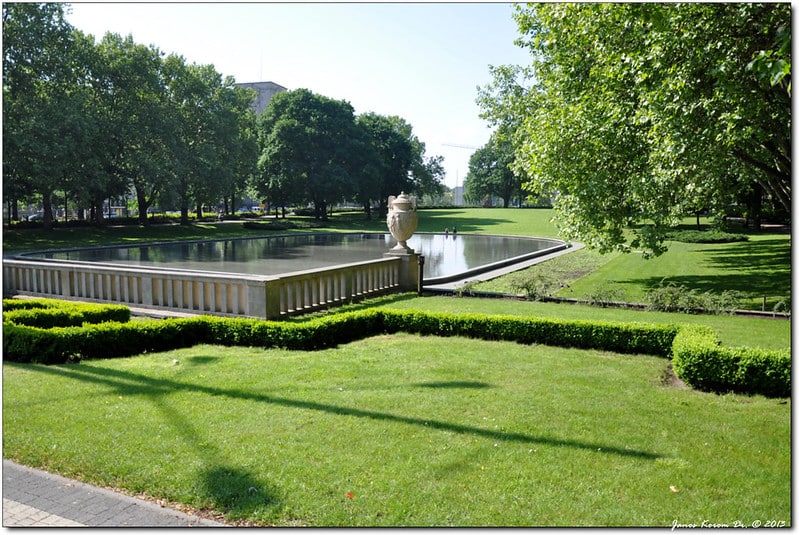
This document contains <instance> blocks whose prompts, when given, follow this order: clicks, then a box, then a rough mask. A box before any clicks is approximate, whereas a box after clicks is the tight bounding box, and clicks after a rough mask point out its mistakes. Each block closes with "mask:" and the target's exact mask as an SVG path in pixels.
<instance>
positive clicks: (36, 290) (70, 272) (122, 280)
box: [3, 258, 401, 319]
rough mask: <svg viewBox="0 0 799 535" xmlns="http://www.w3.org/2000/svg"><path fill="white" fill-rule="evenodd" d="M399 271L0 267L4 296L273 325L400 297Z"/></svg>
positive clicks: (388, 263)
mask: <svg viewBox="0 0 799 535" xmlns="http://www.w3.org/2000/svg"><path fill="white" fill-rule="evenodd" d="M400 268H401V262H400V260H399V259H397V258H381V259H378V260H370V261H367V262H357V263H352V264H344V265H340V266H333V267H330V268H320V269H314V270H308V271H302V272H295V273H288V274H283V275H274V276H272V275H263V276H259V275H245V274H241V275H239V274H227V273H208V272H201V271H185V270H172V269H157V268H150V267H144V266H136V267H128V266H102V265H96V264H88V263H81V262H56V261H35V260H21V259H4V260H3V294H4V295H16V294H22V295H31V296H40V297H54V298H60V299H72V300H85V301H98V302H112V303H121V304H126V305H129V306H133V307H143V308H156V309H167V310H175V311H180V312H187V313H195V314H220V315H235V316H251V317H260V318H267V319H279V318H281V317H285V316H289V315H294V314H301V313H305V312H310V311H314V310H320V309H323V308H327V307H329V306H332V305H337V304H343V303H346V302H349V301H351V300H357V299H359V298H362V297H365V296H368V295H377V294H380V293H387V292H391V291H399V290H400Z"/></svg>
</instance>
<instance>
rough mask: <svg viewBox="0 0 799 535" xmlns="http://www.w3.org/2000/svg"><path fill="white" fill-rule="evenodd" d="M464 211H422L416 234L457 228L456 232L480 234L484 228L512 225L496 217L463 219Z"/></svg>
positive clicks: (509, 221) (506, 220)
mask: <svg viewBox="0 0 799 535" xmlns="http://www.w3.org/2000/svg"><path fill="white" fill-rule="evenodd" d="M464 213H465V212H464V210H424V217H420V218H419V228H418V229H417V231H418V232H444V228H450V229H452V227H453V225H456V226H457V227H458V232H482V231H485V229H486V227H491V226H494V225H500V224H503V223H513V221H511V220H510V219H501V218H496V217H469V218H466V217H463V214H464Z"/></svg>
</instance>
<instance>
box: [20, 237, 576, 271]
mask: <svg viewBox="0 0 799 535" xmlns="http://www.w3.org/2000/svg"><path fill="white" fill-rule="evenodd" d="M407 243H408V246H409V247H411V248H413V249H414V251H416V252H417V253H420V254H422V255H424V257H425V264H424V278H425V280H428V281H430V282H433V280H432V279H440V278H452V277H455V276H458V275H460V274H466V273H467V272H471V271H474V270H481V269H488V267H490V266H491V265H494V264H497V263H502V262H507V261H510V260H512V259H518V260H519V261H521V260H524V259H526V257H529V256H531V255H535V254H541V252H542V251H546V250H549V249H557V248H561V247H563V242H561V241H559V240H551V239H544V238H523V237H510V236H484V235H474V234H457V235H452V234H450V235H448V236H445V235H443V234H424V233H420V234H415V235H414V236H413V237H411V239H410V240H408V242H407ZM394 245H396V240H394V238H393V237H392V236H391V234H388V233H358V234H295V235H287V236H268V237H261V238H239V239H229V240H216V241H193V242H174V243H161V244H148V245H135V246H116V247H99V248H91V249H88V248H87V249H70V250H64V251H47V252H39V253H30V254H26V255H25V256H26V257H28V258H46V259H53V260H67V261H73V262H74V261H76V262H90V263H92V264H117V265H120V264H122V265H128V266H130V265H138V266H149V267H162V268H173V269H186V270H196V271H213V272H224V273H246V274H257V275H277V274H280V273H292V272H296V271H305V270H308V269H317V268H322V267H329V266H333V265H340V264H349V263H352V262H361V261H365V260H374V259H378V258H381V257H382V256H383V254H384V253H386V252H388V250H389V249H391V248H392V247H393V246H394ZM487 266H488V267H487Z"/></svg>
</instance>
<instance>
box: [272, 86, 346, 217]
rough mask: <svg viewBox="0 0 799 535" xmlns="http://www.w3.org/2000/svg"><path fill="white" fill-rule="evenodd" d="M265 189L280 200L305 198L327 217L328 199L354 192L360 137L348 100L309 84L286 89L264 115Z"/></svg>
mask: <svg viewBox="0 0 799 535" xmlns="http://www.w3.org/2000/svg"><path fill="white" fill-rule="evenodd" d="M259 131H260V133H259V141H260V143H261V156H260V158H259V168H260V171H261V176H262V180H263V181H264V183H263V185H262V189H263V190H265V191H267V192H268V193H269V194H270V195H272V196H273V197H272V198H273V199H274V200H275V201H277V202H280V203H283V202H296V201H299V200H300V199H301V198H302V199H305V200H309V201H311V202H312V203H313V204H314V210H315V216H316V218H317V219H327V206H328V203H332V202H336V201H339V200H343V199H344V198H349V197H352V196H353V195H354V194H355V191H356V189H357V188H356V184H355V181H354V177H355V176H357V175H358V173H359V172H360V171H359V170H358V169H356V168H355V165H354V164H355V162H357V161H358V160H357V158H355V157H354V155H356V150H357V148H358V144H357V141H358V140H359V136H358V133H357V130H356V126H355V114H354V110H353V108H352V105H350V104H349V103H348V102H345V101H342V100H334V99H331V98H328V97H324V96H322V95H318V94H315V93H313V92H311V91H309V90H308V89H296V90H293V91H283V92H280V93H278V94H276V95H275V96H273V97H272V99H271V100H270V101H269V106H268V107H267V109H266V110H265V111H264V113H263V114H262V115H261V117H260V118H259Z"/></svg>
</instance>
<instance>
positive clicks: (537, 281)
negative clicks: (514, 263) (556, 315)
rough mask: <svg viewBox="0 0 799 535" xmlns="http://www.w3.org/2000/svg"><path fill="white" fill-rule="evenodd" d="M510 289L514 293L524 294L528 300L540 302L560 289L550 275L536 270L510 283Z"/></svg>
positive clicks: (523, 274) (517, 277)
mask: <svg viewBox="0 0 799 535" xmlns="http://www.w3.org/2000/svg"><path fill="white" fill-rule="evenodd" d="M510 288H511V290H512V291H514V292H521V293H523V294H524V295H525V296H526V297H527V299H530V300H532V301H538V300H539V299H541V298H542V297H547V296H549V295H551V294H552V292H553V291H555V290H557V289H559V288H560V285H559V283H558V281H557V280H556V279H555V278H554V277H553V276H551V275H549V274H548V273H544V272H542V271H538V270H534V271H529V272H526V273H522V274H521V275H518V276H516V277H515V278H513V279H511V281H510Z"/></svg>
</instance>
